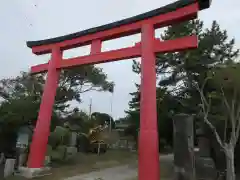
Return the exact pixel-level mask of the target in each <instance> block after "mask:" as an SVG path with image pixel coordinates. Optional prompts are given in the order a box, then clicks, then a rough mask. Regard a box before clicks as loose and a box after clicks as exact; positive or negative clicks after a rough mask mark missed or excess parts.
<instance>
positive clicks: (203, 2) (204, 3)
mask: <svg viewBox="0 0 240 180" xmlns="http://www.w3.org/2000/svg"><path fill="white" fill-rule="evenodd" d="M195 2H198V3H199V8H200V10H203V9H206V8H209V6H210V4H211V0H179V1H176V2H174V3H171V4H168V5H166V6H163V7H160V8H158V9H155V10H152V11H149V12H146V13H143V14H140V15H137V16H133V17H130V18H127V19H123V20H120V21H116V22H113V23H110V24H106V25H102V26H98V27H94V28H90V29H87V30H83V31H79V32H76V33H72V34H68V35H64V36H59V37H55V38H50V39H44V40H39V41H27V46H28V47H30V48H32V47H35V46H41V45H48V44H54V43H59V42H62V41H66V40H71V39H75V38H78V37H81V36H86V35H89V34H94V33H97V32H100V31H105V30H109V29H112V28H116V27H119V26H122V25H126V24H131V23H135V22H137V21H141V20H144V19H148V18H151V17H154V16H158V15H161V14H166V13H169V12H172V11H175V10H176V9H179V8H182V7H185V6H188V5H191V4H193V3H195Z"/></svg>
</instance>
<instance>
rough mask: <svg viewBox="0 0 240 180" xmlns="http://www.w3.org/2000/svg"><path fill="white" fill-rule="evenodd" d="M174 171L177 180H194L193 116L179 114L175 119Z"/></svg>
mask: <svg viewBox="0 0 240 180" xmlns="http://www.w3.org/2000/svg"><path fill="white" fill-rule="evenodd" d="M173 126H174V128H173V129H174V134H173V138H174V139H173V144H174V169H175V178H176V180H194V179H196V175H195V159H194V136H193V116H191V115H187V114H177V115H175V116H174V117H173Z"/></svg>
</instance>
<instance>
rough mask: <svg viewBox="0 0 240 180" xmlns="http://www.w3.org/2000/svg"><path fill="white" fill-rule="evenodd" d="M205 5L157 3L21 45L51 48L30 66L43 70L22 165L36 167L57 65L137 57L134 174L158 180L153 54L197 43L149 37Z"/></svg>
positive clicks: (189, 0) (197, 0) (206, 0)
mask: <svg viewBox="0 0 240 180" xmlns="http://www.w3.org/2000/svg"><path fill="white" fill-rule="evenodd" d="M209 6H210V0H180V1H177V2H175V3H172V4H169V5H167V6H164V7H162V8H159V9H156V10H153V11H150V12H147V13H144V14H141V15H137V16H134V17H132V18H128V19H124V20H121V21H117V22H114V23H111V24H107V25H104V26H99V27H95V28H91V29H88V30H85V31H80V32H77V33H74V34H69V35H66V36H61V37H56V38H52V39H46V40H40V41H30V42H27V46H28V47H30V48H31V49H32V52H33V53H34V54H36V55H42V54H47V53H51V60H49V62H48V63H47V64H40V65H37V66H33V67H32V68H31V73H33V74H36V73H41V72H48V75H47V79H46V83H45V87H44V92H43V96H42V102H41V105H40V110H39V115H38V120H37V124H36V128H35V131H34V135H33V139H32V143H31V148H30V154H29V160H28V167H29V168H33V169H34V168H37V169H38V168H41V167H42V166H43V162H44V159H45V153H46V148H47V143H48V136H49V133H50V130H49V129H50V128H49V127H50V122H51V116H52V108H53V104H54V99H55V95H56V89H57V87H58V80H59V73H60V70H61V69H66V68H72V67H75V66H80V65H85V64H97V63H103V62H111V61H117V60H123V59H130V58H136V57H141V73H142V79H141V110H140V122H141V123H140V135H139V179H140V180H159V178H160V170H159V149H158V130H157V112H156V71H155V54H156V53H167V52H175V51H183V50H189V49H194V48H197V46H198V39H197V36H188V37H183V38H178V39H174V40H168V41H160V40H159V39H156V38H155V29H156V28H160V27H165V26H168V25H172V24H175V23H179V22H182V21H186V20H191V19H194V18H196V17H197V14H198V11H200V10H203V9H206V8H208V7H209ZM136 33H141V42H139V43H137V44H135V46H133V47H128V48H123V49H118V50H112V51H107V52H101V45H102V42H103V41H106V40H110V39H116V38H120V37H124V36H128V35H133V34H136ZM83 45H91V53H90V55H87V56H81V57H76V58H70V59H67V60H64V59H63V57H62V53H63V51H64V50H68V49H72V48H76V47H80V46H83Z"/></svg>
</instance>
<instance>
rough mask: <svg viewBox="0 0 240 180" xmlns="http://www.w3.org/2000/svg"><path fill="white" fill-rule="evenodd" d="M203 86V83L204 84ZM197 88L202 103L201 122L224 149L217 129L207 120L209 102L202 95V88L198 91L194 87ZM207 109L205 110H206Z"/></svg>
mask: <svg viewBox="0 0 240 180" xmlns="http://www.w3.org/2000/svg"><path fill="white" fill-rule="evenodd" d="M204 84H205V83H204ZM196 86H197V90H198V92H199V93H200V97H201V102H202V111H203V114H204V116H203V120H204V122H205V123H206V124H207V125H208V126H209V128H210V129H211V130H212V132H213V133H214V135H215V137H216V140H217V142H218V143H219V145H220V146H221V147H222V148H223V149H225V147H224V144H223V141H222V140H221V138H220V136H219V134H218V132H217V129H216V128H215V127H214V126H213V124H212V123H211V122H210V121H209V120H208V114H209V112H210V106H211V100H209V103H208V102H207V100H206V98H205V96H204V94H203V88H202V89H201V90H200V88H199V86H198V84H197V85H196ZM206 107H207V109H206Z"/></svg>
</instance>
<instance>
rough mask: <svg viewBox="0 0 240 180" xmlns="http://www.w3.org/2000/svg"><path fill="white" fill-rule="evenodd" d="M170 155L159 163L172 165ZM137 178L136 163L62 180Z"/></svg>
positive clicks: (162, 156) (126, 179)
mask: <svg viewBox="0 0 240 180" xmlns="http://www.w3.org/2000/svg"><path fill="white" fill-rule="evenodd" d="M172 160H173V156H172V155H161V156H160V161H161V162H164V163H165V162H168V163H172ZM136 176H137V163H136V164H134V165H124V166H117V167H113V168H107V169H104V170H100V171H95V172H91V173H88V174H83V175H79V176H74V177H70V178H66V179H64V180H113V179H114V180H128V179H131V178H134V177H136Z"/></svg>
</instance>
